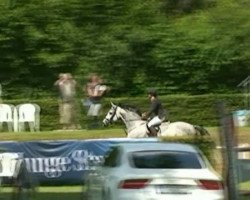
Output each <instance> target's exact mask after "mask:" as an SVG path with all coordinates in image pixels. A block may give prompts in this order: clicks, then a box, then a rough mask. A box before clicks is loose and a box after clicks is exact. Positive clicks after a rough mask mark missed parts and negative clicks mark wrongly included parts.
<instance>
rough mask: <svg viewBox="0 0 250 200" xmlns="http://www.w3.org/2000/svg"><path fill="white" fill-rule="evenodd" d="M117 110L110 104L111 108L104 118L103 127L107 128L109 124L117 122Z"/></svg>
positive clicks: (116, 107)
mask: <svg viewBox="0 0 250 200" xmlns="http://www.w3.org/2000/svg"><path fill="white" fill-rule="evenodd" d="M118 108H119V107H118V106H117V105H115V104H113V103H112V102H111V108H110V109H109V111H108V113H107V115H106V117H105V118H104V120H103V121H102V122H103V124H104V125H105V126H107V125H108V124H110V123H112V122H114V121H117V120H118V119H119V116H118V113H117V109H118Z"/></svg>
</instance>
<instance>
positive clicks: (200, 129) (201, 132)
mask: <svg viewBox="0 0 250 200" xmlns="http://www.w3.org/2000/svg"><path fill="white" fill-rule="evenodd" d="M194 128H195V130H196V134H197V135H201V136H204V135H210V133H209V132H208V130H207V129H205V128H204V127H203V126H200V125H194Z"/></svg>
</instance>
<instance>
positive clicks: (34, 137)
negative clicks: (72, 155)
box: [0, 127, 250, 200]
mask: <svg viewBox="0 0 250 200" xmlns="http://www.w3.org/2000/svg"><path fill="white" fill-rule="evenodd" d="M207 129H208V131H209V132H210V134H211V137H213V138H214V140H215V141H216V143H217V144H218V145H220V141H219V129H218V127H207ZM236 133H237V136H238V141H239V143H248V144H250V127H243V128H239V129H237V130H236ZM119 137H125V132H124V130H122V129H102V130H80V131H59V130H58V131H47V132H35V133H30V132H21V133H4V132H3V133H0V140H1V141H39V140H85V139H96V138H119ZM241 189H243V190H249V189H250V182H247V183H243V184H241ZM81 192H82V186H61V187H58V186H57V187H39V188H37V192H36V195H34V196H33V197H32V200H55V199H61V200H68V199H70V200H80V199H81ZM8 199H12V189H11V188H3V189H1V190H0V200H8ZM240 200H250V197H244V198H243V197H242V198H241V199H240Z"/></svg>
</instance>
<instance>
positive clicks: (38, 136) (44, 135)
mask: <svg viewBox="0 0 250 200" xmlns="http://www.w3.org/2000/svg"><path fill="white" fill-rule="evenodd" d="M207 129H208V131H209V132H210V134H211V136H212V137H213V138H214V140H215V141H216V143H217V144H218V145H220V142H219V128H218V127H208V128H207ZM236 132H237V133H238V134H239V143H249V144H250V137H249V136H250V127H241V128H236ZM116 137H126V134H125V131H124V130H123V129H122V128H116V129H114V128H106V129H98V130H79V131H63V130H60V131H59V130H58V131H43V132H20V133H8V132H7V133H6V132H2V133H0V141H37V140H85V139H97V138H116Z"/></svg>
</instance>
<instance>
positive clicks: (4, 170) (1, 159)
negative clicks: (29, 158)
mask: <svg viewBox="0 0 250 200" xmlns="http://www.w3.org/2000/svg"><path fill="white" fill-rule="evenodd" d="M21 163H22V160H21V159H20V157H19V155H18V154H17V153H0V169H1V170H0V178H3V177H9V178H16V177H17V175H18V173H19V170H20V166H21Z"/></svg>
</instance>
